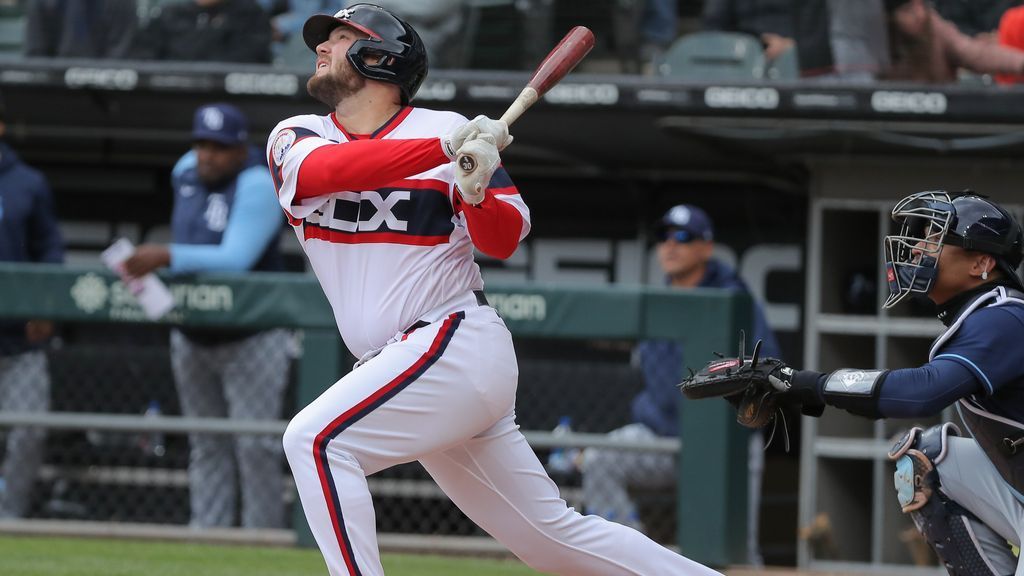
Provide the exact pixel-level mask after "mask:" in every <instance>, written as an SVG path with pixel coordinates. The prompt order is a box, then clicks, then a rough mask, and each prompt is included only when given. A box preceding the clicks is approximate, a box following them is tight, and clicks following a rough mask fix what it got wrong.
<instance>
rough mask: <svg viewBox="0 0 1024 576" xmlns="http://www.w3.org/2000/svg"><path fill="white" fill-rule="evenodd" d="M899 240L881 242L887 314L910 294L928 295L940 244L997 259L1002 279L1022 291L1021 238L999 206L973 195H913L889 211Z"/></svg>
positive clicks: (1023, 234) (893, 237) (1023, 240)
mask: <svg viewBox="0 0 1024 576" xmlns="http://www.w3.org/2000/svg"><path fill="white" fill-rule="evenodd" d="M892 218H893V220H895V221H896V222H898V223H899V224H900V231H899V233H898V234H894V235H891V236H886V237H885V260H886V272H887V275H888V281H889V297H888V298H887V299H886V301H885V304H884V307H885V308H890V307H892V306H894V305H895V304H896V303H897V302H900V301H901V300H903V299H904V298H905V297H906V296H907V295H908V294H910V293H913V292H917V293H922V294H927V293H928V291H929V290H931V288H932V284H933V283H934V281H935V277H936V275H937V272H938V270H937V266H938V258H939V253H940V252H941V251H942V246H943V245H944V244H952V245H953V246H959V247H961V248H963V249H965V250H976V251H978V252H984V253H986V254H991V255H992V256H994V257H995V259H996V263H997V266H998V267H999V269H1000V270H1002V272H1003V274H1004V276H1005V277H1006V279H1007V280H1008V281H1009V282H1011V283H1013V284H1014V285H1015V286H1017V287H1018V288H1019V289H1022V290H1024V285H1022V284H1021V280H1020V277H1018V276H1017V267H1018V266H1020V263H1021V258H1022V256H1024V253H1022V245H1024V232H1022V230H1021V226H1020V224H1019V223H1018V222H1017V221H1016V220H1015V219H1014V218H1013V216H1011V215H1010V213H1009V212H1007V211H1006V210H1005V209H1004V208H1003V207H1002V206H1000V205H998V204H996V203H995V202H993V201H991V200H989V199H987V198H985V197H984V196H980V195H978V194H975V193H973V192H964V193H962V194H959V195H955V196H952V197H951V196H950V195H949V194H948V193H946V192H944V191H941V190H938V191H929V192H919V193H917V194H911V195H910V196H907V197H906V198H904V199H903V200H900V201H899V202H898V203H897V204H896V207H895V208H893V210H892Z"/></svg>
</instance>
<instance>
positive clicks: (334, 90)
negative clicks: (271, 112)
mask: <svg viewBox="0 0 1024 576" xmlns="http://www.w3.org/2000/svg"><path fill="white" fill-rule="evenodd" d="M366 37H367V36H366V35H365V34H363V33H362V32H359V31H358V30H355V29H353V28H349V27H348V26H338V27H337V28H335V29H334V30H332V31H331V34H330V36H328V37H327V40H324V41H323V42H321V43H320V44H319V45H318V46H317V47H316V69H315V70H314V72H313V76H312V77H310V79H309V81H308V82H306V91H307V92H309V95H310V96H312V97H314V98H316V99H317V100H319V101H321V102H323V103H324V104H326V105H328V106H330V107H331V108H335V107H337V105H338V103H339V102H341V101H342V100H344V99H345V98H348V97H349V96H351V95H352V94H355V93H356V92H359V91H360V90H362V88H363V86H365V85H366V78H363V77H362V76H361V75H360V74H359V73H358V72H356V71H355V69H354V68H352V64H350V63H349V61H348V49H349V47H350V46H352V43H353V42H355V41H356V40H359V39H361V38H366Z"/></svg>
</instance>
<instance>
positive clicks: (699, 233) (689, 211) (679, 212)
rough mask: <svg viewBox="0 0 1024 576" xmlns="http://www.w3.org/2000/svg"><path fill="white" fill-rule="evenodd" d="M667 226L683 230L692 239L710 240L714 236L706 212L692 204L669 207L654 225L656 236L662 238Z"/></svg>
mask: <svg viewBox="0 0 1024 576" xmlns="http://www.w3.org/2000/svg"><path fill="white" fill-rule="evenodd" d="M669 228H675V229H678V230H685V231H686V232H689V233H690V235H691V236H692V237H693V238H694V239H700V240H712V239H713V238H714V236H715V230H714V227H713V226H712V225H711V218H709V217H708V214H707V212H705V211H703V210H701V209H700V208H698V207H696V206H694V205H692V204H679V205H677V206H673V207H671V208H669V209H668V212H665V215H664V216H662V217H661V219H659V220H658V222H657V225H656V226H655V232H656V234H657V236H658V238H659V239H660V238H662V237H663V236H664V234H665V231H666V230H668V229H669Z"/></svg>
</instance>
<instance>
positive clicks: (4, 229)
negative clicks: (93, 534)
mask: <svg viewBox="0 0 1024 576" xmlns="http://www.w3.org/2000/svg"><path fill="white" fill-rule="evenodd" d="M4 121H5V109H4V105H3V101H2V100H0V138H3V135H4V130H5V128H6V125H5V124H4ZM0 261H3V262H52V263H59V262H63V261H64V242H63V240H62V239H61V235H60V230H59V229H58V228H57V215H56V214H55V212H54V209H53V196H52V195H51V194H50V186H49V184H47V182H46V178H44V177H43V175H42V174H40V173H39V172H37V171H36V170H33V169H32V168H30V167H29V166H27V165H26V164H25V163H24V162H22V161H21V159H20V158H18V156H17V155H16V154H15V153H14V150H11V148H10V146H8V145H7V144H6V143H4V142H3V140H0ZM52 334H53V324H52V323H51V322H49V321H45V320H29V321H27V322H25V321H23V320H22V321H9V322H8V321H4V322H0V410H4V411H9V412H45V411H47V410H49V408H50V375H49V371H48V369H47V363H46V353H45V352H44V350H43V346H44V345H45V344H46V342H47V341H48V340H49V339H50V336H51V335H52ZM45 440H46V433H45V431H44V430H43V429H42V428H14V429H12V430H10V431H9V432H8V434H7V453H6V456H5V457H4V463H3V481H4V490H3V491H0V518H20V517H22V516H25V514H27V513H28V511H29V507H30V505H31V500H32V484H33V482H34V481H35V478H36V474H37V472H38V471H39V465H40V464H42V461H43V452H44V451H43V448H44V444H45Z"/></svg>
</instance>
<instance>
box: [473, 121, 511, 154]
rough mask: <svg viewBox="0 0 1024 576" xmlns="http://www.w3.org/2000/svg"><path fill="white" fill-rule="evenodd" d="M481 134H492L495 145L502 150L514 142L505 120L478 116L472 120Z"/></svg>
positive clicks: (499, 150)
mask: <svg viewBox="0 0 1024 576" xmlns="http://www.w3.org/2000/svg"><path fill="white" fill-rule="evenodd" d="M470 124H473V125H474V126H476V129H477V131H478V132H479V133H480V134H490V135H491V137H492V138H494V145H495V146H497V148H498V152H501V151H502V150H504V149H505V148H507V147H508V145H509V144H511V143H512V135H511V134H509V133H508V124H507V123H506V122H505V121H504V120H491V119H490V118H488V117H487V116H483V115H481V116H477V117H476V118H473V120H471V121H470Z"/></svg>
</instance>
